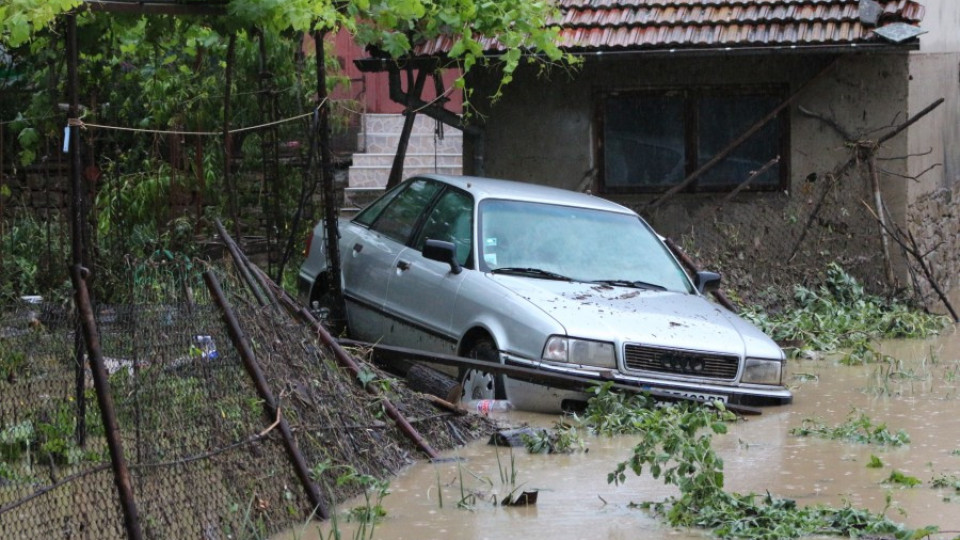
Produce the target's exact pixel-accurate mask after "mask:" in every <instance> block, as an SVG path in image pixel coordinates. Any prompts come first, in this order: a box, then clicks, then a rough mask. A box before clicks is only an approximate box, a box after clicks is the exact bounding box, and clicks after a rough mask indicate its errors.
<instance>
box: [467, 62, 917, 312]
mask: <svg viewBox="0 0 960 540" xmlns="http://www.w3.org/2000/svg"><path fill="white" fill-rule="evenodd" d="M908 60H909V56H908V55H907V54H906V53H897V54H883V55H861V54H846V55H841V56H839V57H834V56H828V55H801V54H775V55H774V54H767V55H756V56H743V55H740V56H711V57H703V56H701V57H692V56H684V55H679V54H678V55H676V56H675V57H664V56H660V57H652V56H651V57H637V56H633V57H632V59H631V58H629V57H627V56H626V55H616V54H610V55H604V56H599V57H590V58H587V59H586V61H585V62H584V64H583V65H582V66H581V67H580V69H579V70H577V71H575V72H573V73H570V72H567V71H564V70H561V69H553V70H551V71H549V72H548V73H547V74H546V75H543V74H541V73H539V70H538V69H536V68H528V69H526V70H521V71H519V72H518V73H516V74H515V78H514V81H513V83H511V85H510V86H509V87H507V89H506V90H505V92H504V95H503V97H502V98H501V99H500V100H499V101H498V102H496V103H494V104H489V103H484V102H478V101H477V100H475V102H474V103H475V105H478V106H479V108H480V111H479V115H478V118H482V119H483V123H482V125H483V135H482V141H483V144H482V146H480V145H476V144H471V143H469V142H468V143H467V144H465V158H466V159H465V163H467V164H472V163H474V160H473V159H472V158H473V157H475V156H474V152H482V158H483V159H482V160H481V161H480V162H481V163H482V164H483V167H482V170H478V169H476V168H475V169H474V170H472V171H469V172H473V173H479V174H483V175H486V176H493V177H504V178H513V179H519V180H525V181H531V182H537V183H543V184H548V185H555V186H559V187H564V188H568V189H592V190H596V189H597V188H598V184H597V183H596V182H595V180H596V174H597V156H598V155H599V148H598V144H597V140H596V135H595V133H596V126H597V113H596V111H597V105H598V101H599V96H600V95H602V94H603V93H604V92H610V91H615V90H618V89H620V90H625V89H632V88H643V87H653V88H656V87H661V88H662V87H665V86H686V85H711V86H713V85H727V84H729V85H742V84H778V85H785V86H786V87H787V88H788V90H787V93H788V94H792V93H793V92H796V91H798V90H799V89H800V88H801V87H802V86H803V85H804V84H806V83H807V81H809V80H811V79H813V78H814V77H817V74H818V73H820V72H821V70H823V69H824V68H825V67H826V66H828V65H830V64H831V62H834V61H836V65H834V66H833V68H832V69H831V70H830V71H829V72H828V73H826V74H824V75H823V76H820V77H819V78H817V79H816V80H815V81H814V82H813V83H811V84H810V85H809V86H808V87H807V88H806V89H805V90H804V91H803V92H802V93H801V94H800V96H799V98H798V99H797V100H796V101H795V102H794V103H793V104H792V105H791V106H790V107H789V108H788V109H787V110H788V114H789V118H790V126H791V127H790V133H789V137H790V148H791V151H790V154H789V155H788V156H781V159H782V160H783V162H782V163H783V164H784V166H787V167H788V170H789V172H790V174H789V185H788V188H787V189H786V190H784V191H781V192H749V193H741V194H739V195H737V197H735V198H734V199H732V200H730V201H728V202H725V203H724V204H722V205H721V206H718V202H719V200H720V199H722V198H723V197H724V195H723V194H719V195H718V194H716V193H713V194H690V193H681V194H678V195H676V196H674V197H673V198H672V199H670V200H669V201H668V202H666V203H664V204H662V205H660V206H658V207H657V208H656V209H652V208H651V207H649V206H648V203H649V202H650V201H651V200H652V199H653V198H654V197H652V196H650V195H607V194H603V193H599V194H600V195H601V196H605V197H607V198H610V199H612V200H615V201H617V202H620V203H622V204H624V205H626V206H630V207H632V208H634V209H636V210H638V211H639V212H640V213H641V214H642V215H644V217H645V218H647V220H648V221H650V222H651V224H652V225H653V226H654V227H655V228H656V229H657V230H658V231H660V232H661V233H662V234H664V235H666V236H669V237H671V238H673V239H675V240H677V241H678V243H680V244H681V245H682V246H684V247H685V249H686V250H687V251H688V252H689V253H691V254H692V255H694V256H695V258H696V259H698V260H699V261H700V262H701V265H702V266H706V267H709V268H711V269H718V270H721V271H723V272H725V278H724V279H725V280H726V282H727V283H728V286H730V287H731V288H733V289H736V290H738V292H739V293H740V294H741V296H746V297H750V296H753V297H754V300H759V301H763V298H759V297H761V296H763V295H764V294H766V293H765V290H766V289H768V288H771V287H772V288H776V287H777V286H783V287H784V288H789V287H790V285H791V284H793V283H802V282H805V281H807V280H810V279H812V278H813V277H814V275H815V274H816V273H817V272H818V271H820V270H822V269H823V268H824V267H825V266H826V265H827V263H829V262H833V261H838V262H840V263H841V264H842V265H844V266H845V267H846V268H848V269H849V270H850V271H852V272H853V273H854V275H855V276H857V277H859V278H860V279H861V280H863V281H864V282H865V283H866V284H867V285H868V287H871V288H873V289H880V288H886V287H889V285H890V284H888V283H886V279H885V277H884V262H885V261H884V256H883V250H882V246H881V242H880V234H879V227H878V225H877V223H876V221H875V219H874V217H873V215H872V214H871V212H870V211H869V210H867V208H866V206H865V205H864V203H865V202H866V203H868V204H870V205H871V206H872V202H873V200H874V198H873V189H872V184H871V177H870V175H869V174H868V168H867V167H866V161H865V160H862V159H861V160H857V159H856V152H855V148H854V145H853V144H852V142H853V141H868V140H875V139H876V138H877V137H879V136H880V135H881V134H883V133H885V132H887V131H889V130H890V129H891V128H892V127H893V126H894V125H895V124H896V123H898V121H899V122H902V121H903V120H904V119H905V118H906V116H907V115H908V114H909V112H910V111H909V110H908V104H909V103H910V102H909V97H910V86H909V81H908V77H909V62H908ZM497 81H498V78H497V74H496V73H486V74H484V75H478V76H477V77H476V78H475V79H474V80H473V81H472V82H473V84H474V85H475V88H477V89H478V90H479V91H478V92H477V94H475V95H489V94H487V92H489V91H490V90H493V89H495V86H494V85H495V84H496V82H497ZM800 107H802V108H803V109H804V110H806V111H810V112H813V113H815V114H816V115H818V116H820V117H821V118H822V119H818V118H814V117H811V116H809V115H807V114H804V113H803V112H801V109H800ZM823 119H829V120H830V121H832V122H834V123H835V124H836V125H838V126H841V127H842V128H843V129H844V130H845V131H846V132H847V133H848V134H849V140H848V138H847V137H846V136H843V135H841V134H840V133H839V132H838V131H837V130H836V129H834V128H832V127H830V126H829V124H828V122H825V121H824V120H823ZM907 154H908V138H907V136H906V135H903V136H898V137H895V138H893V139H891V140H890V141H888V142H887V143H886V144H885V145H884V147H883V148H882V149H880V151H879V153H878V156H879V157H881V158H897V157H899V158H900V159H889V160H887V159H883V160H881V161H880V162H879V163H882V165H881V166H879V167H878V169H879V170H880V171H881V172H880V175H881V177H882V178H881V183H882V184H883V188H882V196H883V199H884V202H885V204H886V205H887V207H888V208H889V209H890V210H891V211H892V213H893V215H894V216H895V218H896V219H903V217H904V216H905V214H906V212H907V206H908V196H909V182H908V181H907V180H905V179H904V178H903V177H904V176H906V172H907V160H906V159H905V156H906V155H907ZM847 162H851V164H850V166H849V167H847V168H846V169H843V174H839V175H838V174H837V172H838V169H839V168H840V167H841V166H842V165H843V164H846V163H847ZM890 252H891V261H892V265H893V268H894V272H895V277H896V283H894V284H893V285H894V286H901V285H904V284H905V283H906V280H907V277H906V273H907V272H906V269H905V266H904V264H905V263H904V260H903V259H902V258H901V257H900V254H899V250H896V249H895V246H894V249H891V250H890Z"/></svg>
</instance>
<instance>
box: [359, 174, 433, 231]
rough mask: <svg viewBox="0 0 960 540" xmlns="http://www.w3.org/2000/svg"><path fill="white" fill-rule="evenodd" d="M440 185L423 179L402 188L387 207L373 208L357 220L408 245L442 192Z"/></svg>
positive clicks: (365, 211) (412, 181)
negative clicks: (411, 236)
mask: <svg viewBox="0 0 960 540" xmlns="http://www.w3.org/2000/svg"><path fill="white" fill-rule="evenodd" d="M441 187H442V186H441V185H440V184H438V183H436V182H431V181H428V180H424V179H421V178H418V179H415V180H411V181H408V182H405V183H403V184H401V185H400V188H399V189H398V190H397V191H396V194H391V198H390V200H389V201H388V202H387V203H386V205H385V207H383V206H382V205H376V207H373V206H371V207H370V208H369V211H368V210H364V212H363V213H362V214H361V215H359V216H357V218H356V221H357V222H358V223H363V224H367V223H369V226H370V228H371V229H373V230H374V231H377V232H379V233H380V234H383V235H384V236H387V237H389V238H392V239H394V240H396V241H397V242H400V243H401V244H406V243H407V241H408V240H409V239H410V235H411V234H413V232H414V230H415V229H416V228H417V224H418V223H419V222H420V219H421V217H422V216H423V212H424V211H425V210H426V209H427V207H428V206H429V205H430V203H431V202H432V201H433V198H434V196H436V194H437V192H439V191H440V189H441Z"/></svg>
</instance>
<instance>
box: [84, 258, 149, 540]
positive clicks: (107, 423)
mask: <svg viewBox="0 0 960 540" xmlns="http://www.w3.org/2000/svg"><path fill="white" fill-rule="evenodd" d="M86 275H87V271H86V269H85V268H83V267H81V266H80V265H79V264H75V265H73V266H72V267H71V271H70V277H71V279H72V280H73V289H74V301H75V302H76V305H77V313H78V314H79V316H80V326H81V329H82V331H83V339H84V342H85V343H86V348H87V352H88V355H89V357H90V371H91V372H92V373H93V388H94V390H95V391H96V393H97V403H98V404H99V405H100V416H101V418H102V419H103V430H104V436H105V437H106V439H107V447H108V448H109V450H110V463H111V466H112V467H113V480H114V483H115V484H116V486H117V495H118V496H119V497H120V509H121V510H122V511H123V522H124V526H125V527H126V529H127V536H128V537H129V538H130V539H131V540H140V539H141V538H143V535H142V534H141V532H140V516H139V514H138V512H137V503H136V499H135V498H134V495H133V484H132V482H131V481H130V471H129V469H127V462H126V460H125V459H124V457H123V444H122V443H121V439H120V427H119V425H118V424H117V413H116V410H115V409H114V405H113V396H112V394H111V393H110V382H109V379H108V377H107V368H106V367H104V365H103V355H102V354H101V351H100V337H99V334H98V333H97V323H96V321H95V320H94V318H93V308H92V307H91V305H90V295H89V293H88V291H87V284H86V281H84V280H85V278H86Z"/></svg>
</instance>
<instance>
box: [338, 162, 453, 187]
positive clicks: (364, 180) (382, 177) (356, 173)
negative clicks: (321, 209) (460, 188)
mask: <svg viewBox="0 0 960 540" xmlns="http://www.w3.org/2000/svg"><path fill="white" fill-rule="evenodd" d="M434 173H435V174H453V175H457V174H463V169H462V168H461V167H439V168H436V169H435V168H433V167H404V168H403V177H404V178H409V177H411V176H414V175H417V174H434ZM349 175H350V182H349V185H348V187H347V188H346V189H352V188H376V187H383V186H385V185H387V180H388V179H389V178H390V168H389V167H387V168H361V169H354V168H353V167H351V168H350V172H349Z"/></svg>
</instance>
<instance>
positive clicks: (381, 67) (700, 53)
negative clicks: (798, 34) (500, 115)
mask: <svg viewBox="0 0 960 540" xmlns="http://www.w3.org/2000/svg"><path fill="white" fill-rule="evenodd" d="M919 49H920V42H919V41H917V40H913V41H910V42H905V43H832V44H817V45H810V44H807V45H797V44H789V45H762V46H737V47H672V48H668V47H656V48H653V47H644V48H627V47H618V48H604V49H599V48H593V49H587V48H583V49H578V48H572V47H571V48H567V49H566V52H569V53H571V54H573V55H574V56H577V57H581V58H584V59H587V58H602V57H610V58H619V57H624V56H627V57H629V56H638V57H639V56H642V57H666V56H670V57H673V56H687V57H714V56H734V55H735V56H753V55H769V54H862V53H869V54H894V53H903V52H910V51H916V50H919ZM501 55H503V52H501V51H487V52H485V53H484V57H486V58H491V59H494V58H497V57H499V56H501ZM531 56H537V54H535V53H533V54H531ZM354 64H355V65H356V66H357V68H358V69H359V70H360V71H362V72H366V73H376V72H382V71H388V70H390V69H398V68H399V69H406V68H412V69H429V70H432V69H438V68H445V67H452V66H454V65H455V64H456V62H455V61H454V60H452V59H450V58H449V57H447V56H446V55H445V54H437V55H429V56H413V57H403V58H398V59H393V58H389V57H385V56H370V57H366V58H359V59H357V60H354Z"/></svg>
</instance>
